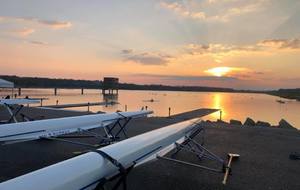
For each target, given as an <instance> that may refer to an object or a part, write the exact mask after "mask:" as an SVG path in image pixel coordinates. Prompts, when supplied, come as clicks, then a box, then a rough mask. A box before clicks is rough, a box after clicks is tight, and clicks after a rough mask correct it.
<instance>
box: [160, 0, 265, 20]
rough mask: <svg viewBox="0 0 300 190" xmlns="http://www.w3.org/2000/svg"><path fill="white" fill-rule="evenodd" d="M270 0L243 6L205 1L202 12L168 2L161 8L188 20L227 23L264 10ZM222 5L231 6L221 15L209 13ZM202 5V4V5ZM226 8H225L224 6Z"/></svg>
mask: <svg viewBox="0 0 300 190" xmlns="http://www.w3.org/2000/svg"><path fill="white" fill-rule="evenodd" d="M267 1H268V0H255V1H249V2H247V1H245V3H244V4H242V5H238V6H236V5H233V4H231V1H216V0H208V1H204V3H202V6H200V7H203V8H202V9H203V10H201V11H194V10H191V9H189V8H187V6H185V5H183V4H180V3H178V2H173V3H168V2H161V3H160V6H161V7H162V8H164V9H167V10H170V11H172V12H174V13H175V14H177V15H179V16H182V17H186V18H192V19H200V20H203V21H220V22H227V21H229V20H230V19H231V18H232V17H235V16H239V15H243V14H247V13H251V12H256V11H258V10H260V9H262V8H264V6H263V5H264V3H265V2H267ZM218 3H222V4H224V3H225V4H226V3H227V4H229V5H228V6H227V8H226V9H222V10H221V9H220V12H219V13H214V14H211V13H210V12H209V9H210V8H213V7H214V8H216V7H215V6H216V4H218ZM200 5H201V3H200ZM188 7H193V5H188ZM224 7H225V6H224Z"/></svg>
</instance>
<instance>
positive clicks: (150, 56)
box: [122, 49, 172, 65]
mask: <svg viewBox="0 0 300 190" xmlns="http://www.w3.org/2000/svg"><path fill="white" fill-rule="evenodd" d="M122 54H123V55H125V60H126V61H132V62H135V63H139V64H142V65H167V63H168V62H169V60H170V59H171V58H172V56H170V55H167V54H163V53H157V52H144V53H134V51H133V50H132V49H124V50H122Z"/></svg>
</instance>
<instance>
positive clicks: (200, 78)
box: [134, 74, 240, 81]
mask: <svg viewBox="0 0 300 190" xmlns="http://www.w3.org/2000/svg"><path fill="white" fill-rule="evenodd" d="M134 76H138V77H149V78H159V79H161V80H177V81H240V79H238V78H236V77H227V76H222V77H216V76H183V75H155V74H136V75H134Z"/></svg>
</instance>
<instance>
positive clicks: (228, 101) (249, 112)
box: [0, 89, 300, 129]
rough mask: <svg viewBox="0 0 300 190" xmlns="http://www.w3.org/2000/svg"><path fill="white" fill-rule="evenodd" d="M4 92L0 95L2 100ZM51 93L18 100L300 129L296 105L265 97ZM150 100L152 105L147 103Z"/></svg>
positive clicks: (35, 92)
mask: <svg viewBox="0 0 300 190" xmlns="http://www.w3.org/2000/svg"><path fill="white" fill-rule="evenodd" d="M7 93H8V92H5V91H3V90H2V91H0V94H1V95H2V96H3V95H4V94H7ZM53 93H54V90H53V89H22V96H26V95H28V96H29V97H39V98H41V97H44V98H49V100H44V102H43V105H53V104H56V101H57V100H58V103H59V104H69V103H87V102H99V101H101V102H102V101H104V100H105V99H109V100H114V101H118V102H119V103H120V104H117V105H113V106H108V107H105V106H93V107H91V108H90V110H91V111H95V112H96V111H105V112H114V111H116V110H124V109H125V106H126V105H127V110H128V111H133V110H138V109H141V108H142V107H145V106H148V109H151V110H153V111H154V113H155V115H157V116H167V115H168V108H169V107H171V114H176V113H181V112H185V111H190V110H193V109H198V108H218V109H222V111H223V114H222V118H223V120H226V121H228V120H230V119H238V120H241V121H244V120H245V119H246V117H251V118H253V119H254V120H262V121H268V122H270V123H272V124H277V123H278V122H279V120H280V119H281V118H284V119H286V120H287V121H288V122H290V123H291V124H293V125H294V126H295V127H297V128H299V129H300V117H299V116H300V102H297V101H291V100H285V99H282V100H284V101H286V103H285V104H279V103H278V102H276V100H278V99H279V98H278V97H274V96H270V95H265V94H251V93H215V92H170V91H159V92H158V91H129V90H120V91H119V95H118V96H114V97H103V96H102V95H101V94H100V90H85V91H84V95H81V90H78V89H74V90H73V89H59V90H58V95H57V96H54V95H53ZM151 99H153V100H154V102H149V100H151ZM71 109H75V110H87V107H82V108H71ZM219 116H220V115H219V113H215V114H213V115H211V116H209V117H206V118H205V119H211V120H216V119H218V118H219Z"/></svg>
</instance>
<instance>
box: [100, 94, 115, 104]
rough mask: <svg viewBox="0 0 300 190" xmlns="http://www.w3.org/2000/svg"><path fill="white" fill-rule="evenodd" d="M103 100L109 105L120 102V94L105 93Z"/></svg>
mask: <svg viewBox="0 0 300 190" xmlns="http://www.w3.org/2000/svg"><path fill="white" fill-rule="evenodd" d="M103 102H106V103H107V105H108V104H110V105H112V104H116V103H117V102H118V94H103Z"/></svg>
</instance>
